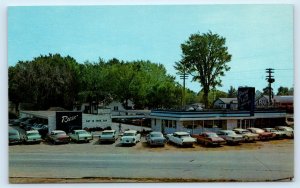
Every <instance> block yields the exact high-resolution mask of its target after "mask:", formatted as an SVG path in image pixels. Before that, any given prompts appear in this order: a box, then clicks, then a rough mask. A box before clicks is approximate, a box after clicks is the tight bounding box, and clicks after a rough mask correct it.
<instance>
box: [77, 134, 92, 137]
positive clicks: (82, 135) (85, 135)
mask: <svg viewBox="0 0 300 188" xmlns="http://www.w3.org/2000/svg"><path fill="white" fill-rule="evenodd" d="M90 136H92V135H90V134H79V137H90Z"/></svg>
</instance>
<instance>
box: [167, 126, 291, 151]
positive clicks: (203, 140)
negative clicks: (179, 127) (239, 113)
mask: <svg viewBox="0 0 300 188" xmlns="http://www.w3.org/2000/svg"><path fill="white" fill-rule="evenodd" d="M166 138H167V140H169V141H170V142H172V143H175V144H177V145H182V146H184V145H185V146H192V145H193V144H194V143H195V142H197V143H200V144H204V145H206V146H207V145H222V144H238V143H241V142H255V141H257V140H271V139H283V138H294V130H293V129H292V128H290V127H286V126H278V127H276V128H264V129H260V128H248V129H240V128H235V129H233V130H219V131H218V132H216V133H215V132H203V133H201V134H197V135H196V134H195V135H190V134H189V133H187V132H174V133H173V134H168V135H166Z"/></svg>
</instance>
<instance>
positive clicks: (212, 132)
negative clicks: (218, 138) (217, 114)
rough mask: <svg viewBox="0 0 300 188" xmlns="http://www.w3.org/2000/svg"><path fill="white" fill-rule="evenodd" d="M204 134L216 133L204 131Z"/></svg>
mask: <svg viewBox="0 0 300 188" xmlns="http://www.w3.org/2000/svg"><path fill="white" fill-rule="evenodd" d="M203 134H216V133H215V132H209V131H208V132H203Z"/></svg>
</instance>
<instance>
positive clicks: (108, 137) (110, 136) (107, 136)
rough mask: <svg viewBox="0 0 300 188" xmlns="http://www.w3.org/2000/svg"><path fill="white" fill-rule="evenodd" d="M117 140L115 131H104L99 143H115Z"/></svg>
mask: <svg viewBox="0 0 300 188" xmlns="http://www.w3.org/2000/svg"><path fill="white" fill-rule="evenodd" d="M117 139H118V135H117V132H116V130H105V131H103V132H102V133H101V135H100V136H99V142H115V141H116V140H117Z"/></svg>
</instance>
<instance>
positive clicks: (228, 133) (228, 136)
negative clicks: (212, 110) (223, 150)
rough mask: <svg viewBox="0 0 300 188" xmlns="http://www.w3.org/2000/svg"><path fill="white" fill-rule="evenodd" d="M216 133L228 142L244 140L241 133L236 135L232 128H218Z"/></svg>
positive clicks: (235, 142) (233, 142) (236, 142)
mask: <svg viewBox="0 0 300 188" xmlns="http://www.w3.org/2000/svg"><path fill="white" fill-rule="evenodd" d="M217 134H218V136H219V137H221V138H223V139H224V140H225V141H226V143H228V144H238V143H240V142H242V141H244V139H243V136H242V135H238V134H236V133H235V132H234V131H232V130H219V131H218V132H217Z"/></svg>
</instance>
